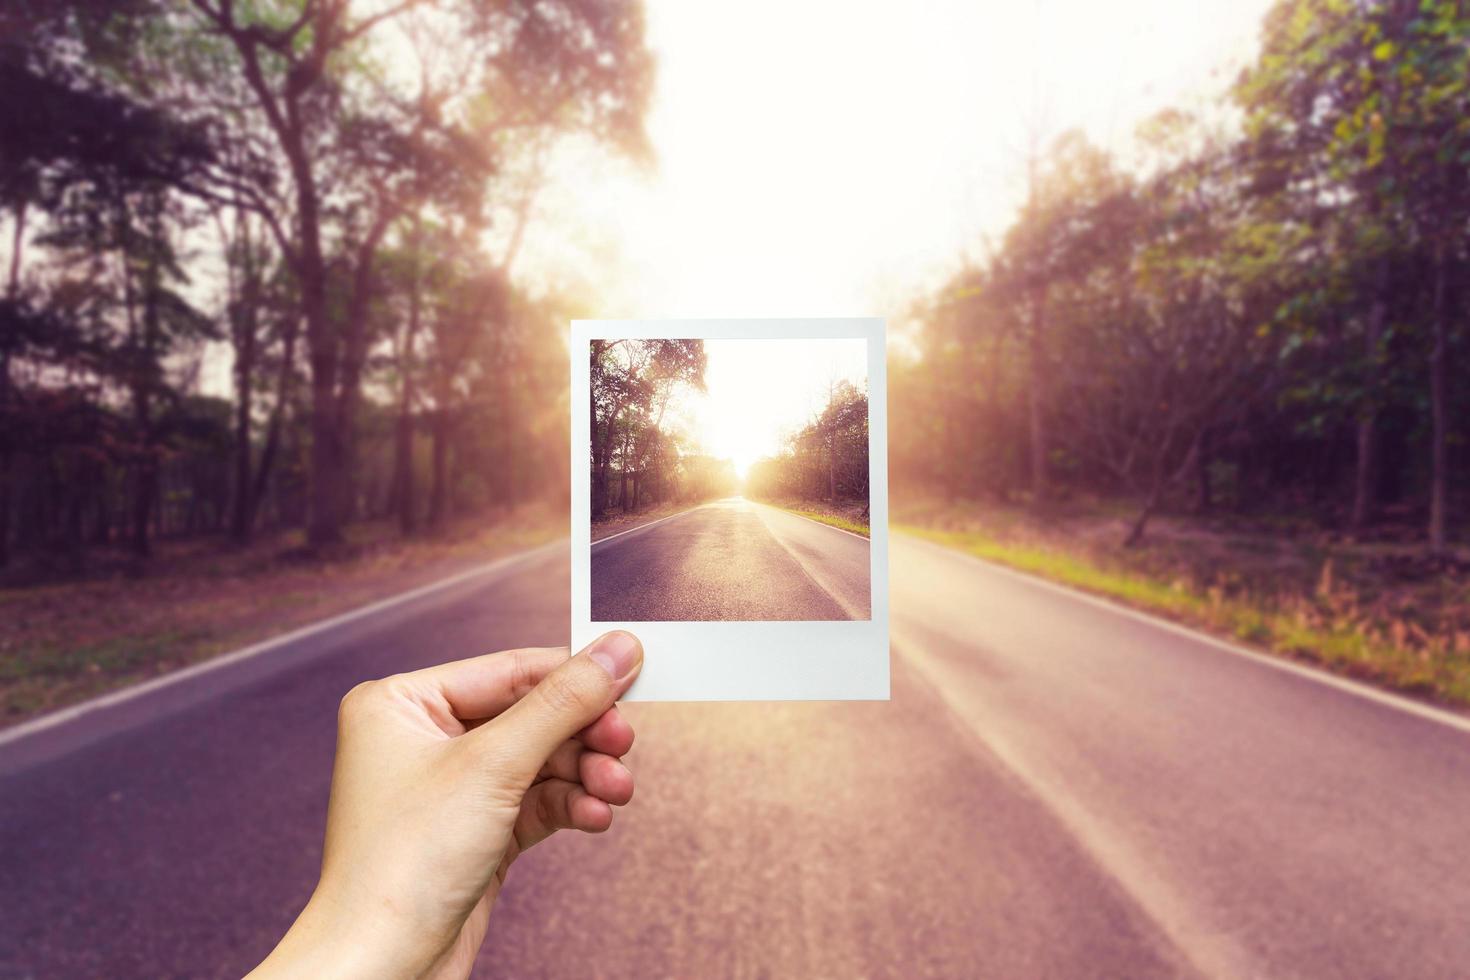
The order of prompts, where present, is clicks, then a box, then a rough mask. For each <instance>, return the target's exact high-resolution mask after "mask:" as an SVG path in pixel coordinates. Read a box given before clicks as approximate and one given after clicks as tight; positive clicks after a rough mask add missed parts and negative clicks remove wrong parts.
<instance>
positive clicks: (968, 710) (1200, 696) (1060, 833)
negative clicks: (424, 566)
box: [0, 515, 1470, 978]
mask: <svg viewBox="0 0 1470 980" xmlns="http://www.w3.org/2000/svg"><path fill="white" fill-rule="evenodd" d="M691 519H694V515H690V517H688V518H681V519H680V520H691ZM793 520H795V518H793ZM668 523H669V524H674V525H676V524H677V523H678V520H674V521H669V522H668ZM645 533H648V534H651V533H652V531H651V530H650V531H648V532H645ZM892 561H893V564H892V567H893V614H894V619H893V623H894V660H893V700H892V701H891V702H877V703H813V702H808V703H776V704H772V703H766V704H760V703H747V704H700V705H687V704H631V705H627V706H625V707H624V710H625V711H626V712H627V713H628V716H629V717H630V718H631V719H632V721H633V723H634V725H635V727H636V728H637V731H638V743H637V745H636V746H635V747H634V749H633V753H632V755H631V757H630V764H631V765H632V767H633V768H634V770H635V771H636V772H637V774H638V785H639V789H638V796H637V798H636V799H635V800H634V801H633V803H632V804H631V806H629V807H628V808H627V809H626V811H624V812H623V813H621V814H620V815H619V816H618V819H617V822H616V823H615V825H614V827H613V829H612V830H611V831H610V832H609V833H608V834H606V835H604V836H601V837H576V836H572V835H569V834H560V835H558V836H557V837H556V838H555V839H553V840H551V841H548V842H546V843H544V844H541V845H538V846H537V847H536V848H535V849H533V850H532V851H531V852H530V853H529V854H527V855H526V856H525V857H523V858H522V859H521V860H519V861H517V862H516V866H515V869H514V870H513V872H512V873H511V875H510V879H509V883H508V885H507V888H506V890H505V891H504V893H503V894H502V897H501V900H500V905H499V907H498V908H497V910H496V914H495V917H494V919H493V920H492V922H491V928H490V935H489V937H488V939H487V941H486V944H485V947H484V951H483V953H482V956H481V959H480V963H479V967H478V969H477V970H476V975H477V976H483V977H561V976H568V977H570V976H585V975H587V974H588V973H589V972H592V973H596V974H598V975H600V976H607V977H614V978H617V977H647V976H744V975H751V976H754V975H768V976H782V977H788V976H789V977H811V976H869V977H912V976H1026V977H1032V976H1126V977H1140V978H1141V977H1170V976H1200V975H1206V976H1221V977H1224V976H1239V977H1245V976H1271V977H1314V976H1331V977H1386V976H1414V977H1458V976H1463V975H1464V973H1465V964H1466V963H1470V930H1467V929H1466V928H1465V909H1467V908H1470V877H1467V876H1466V875H1465V873H1464V869H1465V868H1467V867H1470V835H1466V834H1465V832H1464V825H1465V814H1467V813H1470V761H1467V760H1470V734H1467V732H1466V730H1464V729H1463V728H1460V727H1456V726H1455V725H1454V724H1447V723H1445V722H1443V721H1439V720H1436V719H1434V718H1428V717H1424V716H1422V715H1419V714H1415V713H1412V712H1410V711H1406V710H1404V709H1402V708H1400V707H1396V706H1394V705H1391V704H1386V703H1383V702H1380V701H1374V700H1369V699H1366V698H1363V697H1360V696H1356V695H1354V694H1351V693H1348V692H1346V691H1343V690H1341V689H1339V688H1337V687H1333V686H1329V685H1328V684H1325V683H1322V682H1320V681H1317V680H1314V679H1309V678H1304V677H1302V676H1299V675H1296V674H1292V673H1288V672H1285V671H1283V670H1280V669H1276V668H1274V667H1271V666H1265V665H1262V664H1260V663H1257V662H1255V661H1252V660H1249V659H1245V658H1242V657H1239V656H1236V655H1232V654H1230V653H1228V652H1225V651H1222V650H1221V649H1219V648H1218V647H1217V646H1215V645H1214V644H1212V643H1210V642H1208V641H1206V640H1203V639H1200V638H1198V637H1196V636H1193V635H1190V634H1188V633H1184V632H1179V631H1175V630H1172V629H1169V628H1166V627H1162V626H1159V625H1157V624H1154V623H1151V622H1148V621H1144V620H1140V619H1138V618H1136V617H1134V616H1131V615H1128V614H1126V613H1123V612H1119V611H1117V610H1116V609H1112V608H1109V607H1106V606H1099V605H1097V604H1094V603H1092V602H1089V601H1087V600H1085V599H1081V598H1078V597H1076V596H1075V595H1072V594H1069V593H1066V592H1063V591H1058V590H1056V589H1054V588H1051V587H1048V586H1046V585H1043V584H1038V583H1035V582H1033V581H1030V580H1026V579H1022V578H1018V577H1016V576H1015V575H1013V574H1011V573H1008V572H1005V571H1003V570H999V569H996V568H993V567H990V566H987V565H984V564H981V563H979V562H976V561H974V560H971V559H967V558H965V557H963V556H961V555H957V554H953V553H949V552H945V551H942V550H940V549H937V548H934V547H931V546H928V545H925V544H921V543H919V542H915V541H914V540H912V539H909V538H905V537H903V536H897V537H895V538H893V539H892ZM567 579H568V564H567V558H566V555H565V552H564V550H560V549H544V550H542V551H540V552H538V553H537V554H536V555H534V556H532V557H531V558H530V559H528V560H526V561H523V562H520V563H519V564H516V565H514V566H512V567H509V568H507V569H505V570H504V571H502V572H501V573H498V574H494V575H488V576H485V577H482V578H478V579H474V580H471V581H466V582H464V583H461V584H458V585H455V586H453V587H452V588H450V589H447V590H444V591H441V592H438V593H435V594H432V595H426V596H423V597H422V598H417V599H414V600H412V601H410V602H405V603H403V604H400V605H398V606H395V607H393V608H391V609H386V610H384V611H382V612H379V613H375V614H373V615H371V616H369V617H365V618H362V619H358V620H355V621H353V622H351V623H348V624H345V625H342V626H339V627H335V628H332V629H330V630H327V631H324V632H321V633H318V634H315V635H313V636H310V637H306V638H304V639H302V640H299V641H295V642H293V643H291V644H289V645H287V646H285V647H283V648H281V649H279V650H276V651H274V652H273V653H271V654H268V655H265V656H264V657H263V658H260V659H257V660H256V661H247V662H243V663H233V664H229V665H226V666H224V667H221V668H219V669H217V670H213V671H211V672H209V673H208V674H206V675H204V676H202V677H200V678H198V679H197V684H196V685H195V686H194V687H193V689H192V691H191V692H189V694H188V697H185V698H181V697H180V696H179V694H178V692H177V691H173V690H171V689H167V688H165V689H159V690H155V691H150V692H148V693H147V694H145V695H143V696H142V697H140V698H138V699H135V700H134V701H132V702H130V703H129V705H128V712H129V717H128V718H127V719H125V724H122V725H121V726H120V727H119V725H118V724H117V722H118V719H117V712H118V711H120V710H121V708H117V709H114V708H104V709H102V710H100V711H96V712H93V713H90V714H87V715H84V716H82V717H80V718H77V719H75V720H73V721H71V722H68V723H66V724H65V725H61V726H56V727H53V728H50V729H48V730H46V731H43V732H40V733H39V734H37V735H36V736H34V737H32V738H31V739H29V740H28V741H29V742H31V743H32V744H30V745H29V746H28V747H22V746H17V745H6V746H0V882H3V887H0V976H4V977H11V976H16V977H26V976H44V977H50V976H109V977H135V976H149V977H154V976H188V977H231V976H240V975H241V974H242V973H244V972H246V971H247V970H248V969H249V968H250V967H251V966H252V965H254V964H255V963H256V962H258V960H259V959H260V958H261V957H263V956H264V955H265V954H266V953H267V952H268V951H269V950H270V948H271V946H272V945H273V944H274V943H275V942H276V940H277V939H278V938H279V937H280V935H281V933H282V932H283V931H284V930H285V928H286V926H287V925H288V924H289V923H290V921H291V919H292V917H293V916H294V915H295V914H296V912H297V911H298V910H299V909H300V908H301V906H302V904H303V903H304V902H305V901H306V899H307V897H308V895H309V894H310V892H311V888H312V885H313V883H314V881H315V878H316V874H317V869H318V866H319V864H320V860H321V840H322V822H323V818H324V816H325V813H326V804H327V788H328V785H329V780H330V776H331V759H332V750H333V742H334V738H335V717H336V710H337V704H338V702H339V701H340V699H341V697H342V694H343V693H344V692H345V691H347V690H348V689H349V688H351V687H352V685H353V684H355V683H357V682H358V681H360V680H363V679H365V678H369V677H376V676H382V675H384V674H388V673H391V672H394V671H399V670H410V669H413V668H416V667H419V666H423V665H425V664H429V663H433V662H436V661H440V660H445V659H450V658H456V657H465V656H470V655H473V654H476V653H482V652H484V651H485V650H489V649H497V648H501V647H507V646H516V645H525V644H545V643H556V642H564V641H565V638H566V629H567V625H566V624H567V616H568V610H567V599H566V597H567V594H568V589H567ZM261 659H265V660H270V661H273V666H272V664H271V663H261V662H260V661H261ZM247 671H253V674H246V672H247ZM103 734H105V735H106V737H105V738H100V739H98V740H95V741H91V742H90V743H89V742H88V741H87V739H88V738H89V737H92V736H97V735H103ZM48 747H53V748H58V749H69V751H65V752H64V754H61V755H57V756H55V757H52V758H46V754H47V753H46V750H47V748H48ZM21 758H26V759H32V760H40V761H39V762H37V764H34V765H30V766H28V767H25V768H22V769H19V770H17V768H16V767H15V766H14V765H13V764H12V763H13V760H17V759H21ZM589 909H590V910H595V913H596V915H595V918H596V928H590V929H589V928H580V927H577V925H576V924H578V923H583V924H585V923H586V922H587V921H588V914H589V912H588V910H589Z"/></svg>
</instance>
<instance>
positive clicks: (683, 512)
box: [587, 504, 709, 551]
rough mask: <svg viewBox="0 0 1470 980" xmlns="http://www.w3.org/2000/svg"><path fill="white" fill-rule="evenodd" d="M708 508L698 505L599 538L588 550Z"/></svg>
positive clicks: (704, 505)
mask: <svg viewBox="0 0 1470 980" xmlns="http://www.w3.org/2000/svg"><path fill="white" fill-rule="evenodd" d="M708 506H709V504H699V505H697V506H695V507H690V508H689V509H688V510H681V511H679V513H677V514H670V515H669V516H668V517H660V518H659V519H658V520H656V521H649V522H648V523H647V524H639V525H638V526H637V527H630V528H628V530H626V531H619V532H618V533H617V534H609V535H608V536H607V537H605V538H598V539H597V540H596V541H593V542H592V544H591V545H590V546H589V547H588V549H587V550H589V551H596V550H597V546H598V545H600V544H606V543H607V542H609V541H611V540H613V539H614V538H621V537H622V536H623V535H625V534H632V533H633V532H634V531H646V530H648V529H649V528H651V527H653V526H654V525H655V524H662V523H663V522H664V521H672V520H673V519H674V518H676V517H684V516H685V515H687V514H692V513H694V512H695V511H696V510H701V509H703V508H705V507H708Z"/></svg>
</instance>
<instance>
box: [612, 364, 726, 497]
mask: <svg viewBox="0 0 1470 980" xmlns="http://www.w3.org/2000/svg"><path fill="white" fill-rule="evenodd" d="M589 356H590V359H591V360H590V374H589V380H590V384H591V389H592V390H591V399H590V412H591V417H590V420H589V421H590V429H589V431H590V432H591V434H592V445H591V447H590V451H591V459H590V463H591V468H590V470H589V473H590V474H591V481H592V484H591V491H592V495H591V498H590V499H591V502H592V518H593V520H599V519H602V518H605V517H608V516H610V515H611V514H613V513H614V512H616V513H617V514H618V515H627V514H636V513H639V512H640V511H643V510H646V509H647V508H649V507H652V506H655V505H658V504H674V503H699V502H701V501H705V500H711V499H714V498H716V497H724V496H728V495H730V494H732V493H735V492H736V491H737V490H738V489H739V481H738V480H737V479H736V476H735V469H734V465H733V464H732V463H731V462H730V461H729V460H728V459H717V458H715V457H714V456H711V455H708V454H706V453H701V452H698V451H695V447H691V446H688V445H684V444H682V443H685V442H687V438H685V434H683V433H680V432H679V431H677V430H676V428H675V426H674V425H673V424H672V422H673V419H672V417H670V416H669V408H670V405H671V403H673V402H674V401H675V400H676V399H677V398H678V397H679V396H681V395H685V394H689V393H693V392H700V391H703V390H704V373H705V367H706V365H707V363H708V358H707V355H706V354H705V350H704V341H702V340H638V339H622V340H593V341H592V342H591V346H590V350H589Z"/></svg>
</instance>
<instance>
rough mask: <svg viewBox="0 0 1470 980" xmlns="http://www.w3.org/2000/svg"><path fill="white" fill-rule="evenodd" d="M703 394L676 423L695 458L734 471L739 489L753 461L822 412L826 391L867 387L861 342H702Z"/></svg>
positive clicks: (775, 449)
mask: <svg viewBox="0 0 1470 980" xmlns="http://www.w3.org/2000/svg"><path fill="white" fill-rule="evenodd" d="M704 349H705V353H706V354H707V355H708V357H709V367H708V368H707V370H706V372H705V391H704V393H703V394H699V393H695V395H694V397H691V398H689V399H688V400H687V402H686V404H685V405H684V406H683V408H682V418H681V419H680V421H681V422H682V425H683V427H684V430H685V432H686V433H687V434H688V436H689V438H690V440H691V442H692V443H693V444H694V445H696V446H697V447H698V448H699V450H700V451H702V452H704V453H706V454H708V455H710V456H714V457H716V458H719V459H728V460H729V461H730V462H731V463H733V464H734V467H735V473H736V475H737V476H738V477H739V478H740V479H741V481H744V480H745V478H746V477H747V476H749V474H750V468H751V467H752V466H753V465H755V463H757V462H758V461H760V460H762V459H766V458H768V457H771V456H775V455H777V454H779V453H780V452H781V451H782V448H783V447H784V445H785V442H786V439H787V437H789V436H790V435H791V434H792V433H793V432H795V431H796V430H798V429H800V428H801V427H802V426H803V425H805V424H807V423H808V422H810V421H811V420H812V419H813V418H815V417H816V416H817V415H818V414H819V413H820V412H821V411H822V409H823V407H825V406H826V404H827V402H828V399H829V396H830V390H831V387H832V386H833V385H835V384H837V383H839V382H842V381H847V382H850V383H852V384H853V385H855V386H857V387H859V388H863V387H865V386H866V384H867V373H868V368H867V346H866V342H865V341H862V340H797V339H792V340H707V341H705V345H704Z"/></svg>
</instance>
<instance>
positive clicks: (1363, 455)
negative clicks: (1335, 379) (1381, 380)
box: [1348, 289, 1388, 531]
mask: <svg viewBox="0 0 1470 980" xmlns="http://www.w3.org/2000/svg"><path fill="white" fill-rule="evenodd" d="M1387 312H1388V304H1387V303H1385V302H1384V300H1383V298H1382V289H1380V290H1379V295H1378V297H1377V298H1375V299H1374V300H1373V306H1372V307H1371V308H1370V309H1369V311H1368V324H1367V331H1366V333H1365V334H1364V343H1365V344H1366V350H1364V352H1363V354H1364V358H1365V363H1366V364H1367V365H1368V377H1367V379H1366V384H1365V387H1366V388H1367V389H1368V390H1367V394H1366V395H1365V397H1364V404H1363V406H1362V407H1361V408H1360V410H1359V412H1358V431H1357V462H1356V467H1355V470H1354V476H1353V512H1352V516H1351V518H1350V520H1349V521H1348V525H1349V527H1351V528H1352V530H1354V531H1361V530H1363V529H1364V528H1365V527H1367V526H1368V525H1369V523H1371V522H1372V520H1373V510H1374V507H1375V506H1376V504H1377V500H1376V490H1377V483H1378V404H1377V403H1378V391H1377V388H1378V374H1379V370H1378V362H1379V358H1380V352H1379V349H1378V348H1379V345H1380V344H1381V343H1382V340H1383V320H1384V317H1385V316H1386V315H1387Z"/></svg>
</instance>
